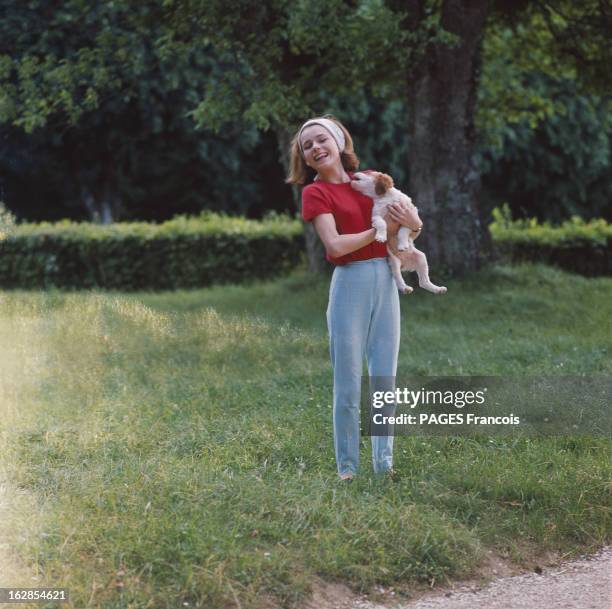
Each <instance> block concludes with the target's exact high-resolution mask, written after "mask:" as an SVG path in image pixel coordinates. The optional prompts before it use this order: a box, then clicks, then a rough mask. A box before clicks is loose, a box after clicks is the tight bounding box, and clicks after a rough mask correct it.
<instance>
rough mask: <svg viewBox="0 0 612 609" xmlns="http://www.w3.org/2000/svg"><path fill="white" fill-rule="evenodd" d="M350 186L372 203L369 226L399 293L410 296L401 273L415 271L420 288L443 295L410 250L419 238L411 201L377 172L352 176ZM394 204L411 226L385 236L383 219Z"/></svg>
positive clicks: (417, 254) (421, 259)
mask: <svg viewBox="0 0 612 609" xmlns="http://www.w3.org/2000/svg"><path fill="white" fill-rule="evenodd" d="M351 186H352V187H353V188H354V189H355V190H357V191H359V192H360V193H362V194H364V195H365V196H366V197H370V198H371V199H372V200H373V201H374V207H373V208H372V226H373V227H374V228H375V229H376V241H382V242H384V241H386V242H387V252H388V253H389V265H390V267H391V272H392V273H393V278H394V279H395V283H396V284H397V287H398V289H399V291H400V292H402V293H403V294H410V292H412V288H411V287H410V286H408V285H406V282H405V281H404V278H403V277H402V271H416V272H417V275H418V276H419V286H420V287H422V288H423V289H425V290H429V291H430V292H433V293H434V294H444V293H445V292H446V288H445V287H444V286H438V285H435V284H433V283H432V282H431V281H430V280H429V267H428V265H427V257H426V256H425V254H424V253H423V252H421V251H420V250H418V249H417V248H416V247H414V240H415V239H416V238H417V237H418V236H419V234H420V232H421V228H422V226H423V223H422V222H421V218H419V210H418V209H417V207H416V206H415V205H414V204H413V203H412V199H411V198H410V197H409V196H407V195H405V194H404V193H403V192H402V191H401V190H398V189H397V188H394V187H393V179H392V178H391V176H389V175H387V174H386V173H380V172H378V171H368V172H359V173H356V174H355V175H354V176H353V179H352V181H351ZM394 202H397V203H403V204H405V205H406V206H407V207H408V209H409V211H410V213H411V216H412V218H411V223H410V224H411V225H410V226H409V227H406V226H402V227H400V229H399V231H398V232H397V233H389V234H388V235H387V223H386V221H385V215H386V213H387V208H388V206H389V204H391V203H394ZM387 237H388V239H387Z"/></svg>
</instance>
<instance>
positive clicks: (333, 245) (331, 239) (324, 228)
mask: <svg viewBox="0 0 612 609" xmlns="http://www.w3.org/2000/svg"><path fill="white" fill-rule="evenodd" d="M312 223H313V224H314V227H315V230H316V231H317V234H318V235H319V237H320V239H321V241H323V245H324V246H325V251H326V252H327V253H328V255H329V256H331V257H332V258H340V256H344V255H345V254H350V253H351V252H354V251H355V250H358V249H360V248H362V247H364V246H366V245H368V244H369V243H372V241H374V235H375V234H376V230H375V229H373V228H369V229H368V230H365V231H363V232H362V233H354V234H351V235H339V234H338V229H337V228H336V221H335V220H334V216H333V215H332V214H320V215H318V216H316V217H315V218H314V219H313V221H312Z"/></svg>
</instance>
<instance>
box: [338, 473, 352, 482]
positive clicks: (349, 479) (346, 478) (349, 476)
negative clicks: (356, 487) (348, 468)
mask: <svg viewBox="0 0 612 609" xmlns="http://www.w3.org/2000/svg"><path fill="white" fill-rule="evenodd" d="M352 481H353V474H343V475H342V476H340V482H344V483H345V484H350V483H351V482H352Z"/></svg>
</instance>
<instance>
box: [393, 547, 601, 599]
mask: <svg viewBox="0 0 612 609" xmlns="http://www.w3.org/2000/svg"><path fill="white" fill-rule="evenodd" d="M611 607H612V548H610V547H607V548H605V549H603V550H602V551H600V552H599V553H598V554H596V555H595V556H592V557H584V558H582V559H580V560H576V561H574V562H569V563H565V564H563V565H561V566H559V567H556V568H554V569H550V570H544V572H543V573H542V574H541V575H538V574H537V573H527V574H524V575H515V576H513V577H504V578H502V579H498V580H496V581H494V582H492V583H490V584H488V585H486V586H484V587H482V588H480V589H479V588H478V587H463V588H458V589H457V590H455V591H452V592H446V593H445V594H442V595H437V596H431V597H429V598H422V599H420V600H417V601H413V602H410V603H408V604H407V605H404V606H403V608H402V609H611Z"/></svg>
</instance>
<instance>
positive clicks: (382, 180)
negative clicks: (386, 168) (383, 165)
mask: <svg viewBox="0 0 612 609" xmlns="http://www.w3.org/2000/svg"><path fill="white" fill-rule="evenodd" d="M390 188H393V178H392V177H391V176H388V175H387V174H386V173H379V174H378V175H377V176H376V182H375V183H374V192H375V193H376V194H377V195H384V194H385V193H386V192H387V190H389V189H390Z"/></svg>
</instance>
